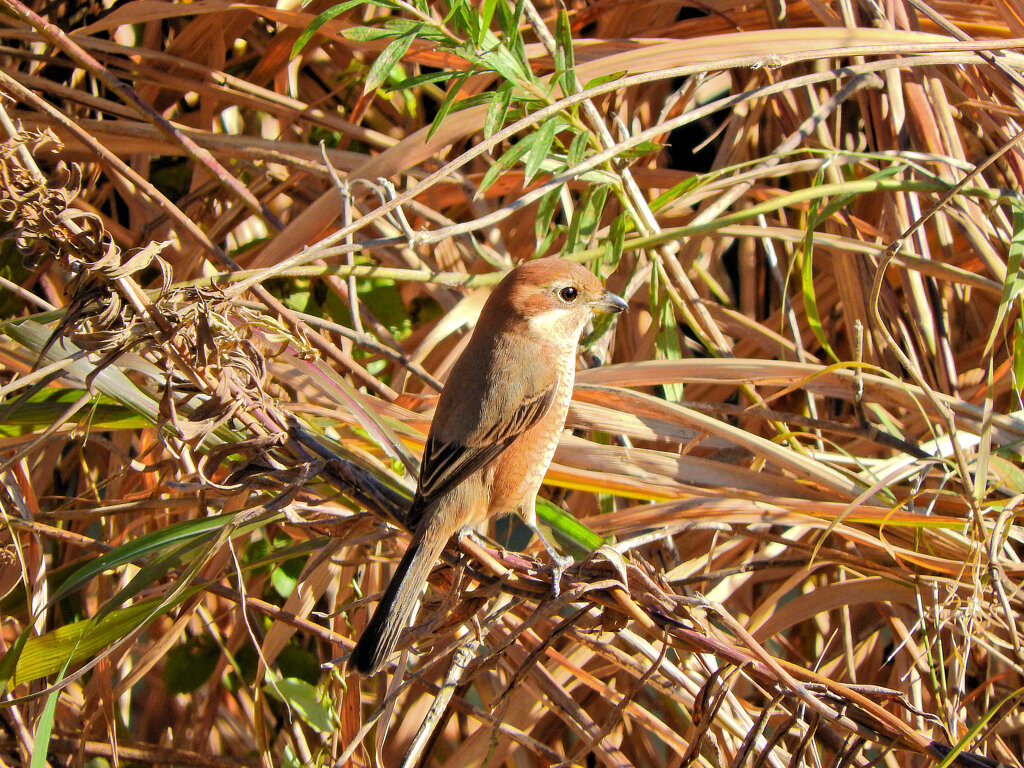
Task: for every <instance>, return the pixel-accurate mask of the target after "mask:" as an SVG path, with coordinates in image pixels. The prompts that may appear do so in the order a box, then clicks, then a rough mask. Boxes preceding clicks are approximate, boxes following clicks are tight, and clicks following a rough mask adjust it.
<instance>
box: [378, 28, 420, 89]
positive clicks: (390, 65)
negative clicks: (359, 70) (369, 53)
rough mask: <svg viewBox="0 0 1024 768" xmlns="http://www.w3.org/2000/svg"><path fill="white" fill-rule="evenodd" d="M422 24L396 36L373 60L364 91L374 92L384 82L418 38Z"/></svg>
mask: <svg viewBox="0 0 1024 768" xmlns="http://www.w3.org/2000/svg"><path fill="white" fill-rule="evenodd" d="M421 27H422V25H419V26H418V27H416V28H415V29H412V30H409V31H408V32H406V33H405V34H404V35H401V36H400V37H396V38H395V39H394V40H392V41H391V42H390V43H388V45H387V47H386V48H385V49H384V50H383V51H381V52H380V56H378V57H377V60H376V61H375V62H373V66H372V67H370V71H369V72H368V73H367V75H366V82H365V83H363V93H372V92H373V91H376V90H377V88H378V87H379V86H380V84H381V83H383V82H384V81H385V80H386V79H387V77H388V75H389V74H391V70H392V69H394V66H395V64H397V63H398V62H399V61H401V60H402V57H403V56H405V53H406V51H408V50H409V46H410V45H412V41H413V40H415V39H416V34H417V33H418V32H419V30H420V28H421Z"/></svg>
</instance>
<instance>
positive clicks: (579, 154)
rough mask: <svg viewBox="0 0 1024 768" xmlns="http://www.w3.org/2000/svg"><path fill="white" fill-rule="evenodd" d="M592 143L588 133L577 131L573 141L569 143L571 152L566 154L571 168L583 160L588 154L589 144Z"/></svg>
mask: <svg viewBox="0 0 1024 768" xmlns="http://www.w3.org/2000/svg"><path fill="white" fill-rule="evenodd" d="M589 143H590V137H589V136H588V135H587V134H586V133H577V134H576V135H575V136H574V137H573V139H572V143H571V144H570V145H569V152H568V154H567V156H566V162H567V163H568V164H569V167H570V168H575V167H576V166H577V165H579V164H580V163H582V162H583V157H584V156H585V155H586V152H587V146H588V144H589Z"/></svg>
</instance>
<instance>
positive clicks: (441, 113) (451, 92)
mask: <svg viewBox="0 0 1024 768" xmlns="http://www.w3.org/2000/svg"><path fill="white" fill-rule="evenodd" d="M475 71H476V69H475V68H474V67H470V68H469V69H468V70H466V71H465V72H463V73H462V74H461V75H459V77H458V79H456V81H455V82H454V83H452V86H451V88H449V89H448V93H447V94H445V97H444V101H443V102H441V106H440V108H439V109H438V110H437V115H435V116H434V122H432V123H431V124H430V130H429V131H427V141H430V139H431V138H432V137H433V136H434V134H435V133H437V129H438V128H440V127H441V123H443V122H444V119H445V118H446V117H447V116H448V113H449V112H451V111H452V104H454V103H455V98H456V97H457V96H458V95H459V91H461V90H462V86H464V85H465V84H466V81H467V80H468V79H469V76H470V75H471V74H473V73H474V72H475Z"/></svg>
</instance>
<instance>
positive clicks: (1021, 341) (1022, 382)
mask: <svg viewBox="0 0 1024 768" xmlns="http://www.w3.org/2000/svg"><path fill="white" fill-rule="evenodd" d="M1014 330H1015V331H1016V333H1014V334H1013V387H1014V389H1016V391H1017V393H1018V394H1019V393H1020V392H1021V391H1024V318H1021V317H1018V318H1017V322H1015V323H1014Z"/></svg>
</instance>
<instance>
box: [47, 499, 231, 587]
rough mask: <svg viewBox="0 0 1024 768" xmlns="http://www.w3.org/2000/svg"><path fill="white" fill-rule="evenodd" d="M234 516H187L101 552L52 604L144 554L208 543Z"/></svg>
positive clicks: (68, 583)
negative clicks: (195, 518) (179, 544)
mask: <svg viewBox="0 0 1024 768" xmlns="http://www.w3.org/2000/svg"><path fill="white" fill-rule="evenodd" d="M233 518H234V515H231V514H227V515H217V516H216V517H204V518H200V519H199V520H184V521H182V522H180V523H174V524H173V525H169V526H167V527H166V528H161V529H159V530H156V531H151V532H150V533H147V534H144V535H142V536H140V537H139V538H137V539H135V540H134V541H130V542H128V543H127V544H122V545H121V546H119V547H118V548H117V549H114V550H111V551H110V552H107V553H105V554H103V555H100V556H99V557H97V558H96V559H95V560H91V561H89V562H87V563H86V564H85V565H83V566H82V567H81V568H79V569H78V570H77V571H75V572H74V573H73V574H72V575H71V576H70V577H69V578H68V579H67V581H65V582H64V583H63V584H62V585H61V587H60V589H58V590H57V591H56V592H55V593H54V594H53V596H52V597H51V598H50V605H56V604H57V603H58V602H60V601H61V600H63V599H64V598H65V597H67V596H68V595H70V594H71V593H72V592H74V591H75V590H77V589H78V588H79V587H81V586H82V585H84V584H87V583H88V582H90V581H92V580H93V579H94V578H96V577H97V576H99V575H100V574H101V573H103V572H104V571H108V570H111V569H112V568H117V567H119V566H121V565H125V564H127V563H131V562H135V561H136V560H138V559H139V558H141V557H144V556H146V555H149V554H152V553H154V552H161V551H162V550H165V549H167V548H168V547H171V546H173V545H175V544H178V543H181V542H192V543H195V544H199V543H204V542H206V541H207V540H208V539H209V537H210V535H212V534H213V533H215V532H216V531H217V530H219V529H220V528H223V527H224V526H225V525H229V524H230V522H231V520H232V519H233Z"/></svg>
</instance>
